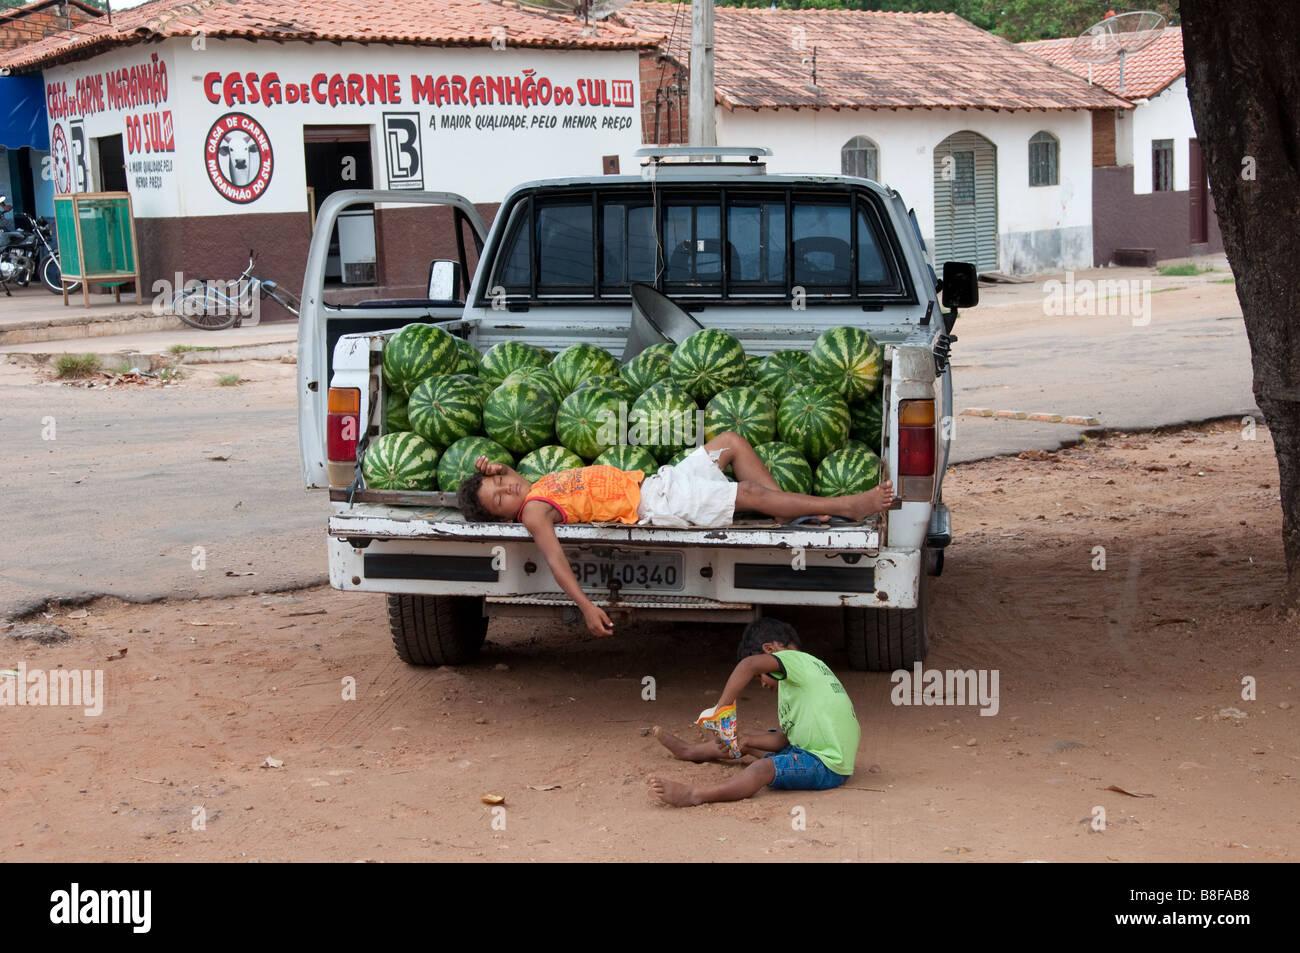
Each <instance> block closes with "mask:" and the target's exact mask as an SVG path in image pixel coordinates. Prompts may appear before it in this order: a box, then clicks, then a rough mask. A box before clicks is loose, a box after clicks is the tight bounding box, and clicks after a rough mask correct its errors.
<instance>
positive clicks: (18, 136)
mask: <svg viewBox="0 0 1300 953" xmlns="http://www.w3.org/2000/svg"><path fill="white" fill-rule="evenodd" d="M0 146H7V147H8V148H10V149H21V148H22V147H23V146H31V147H32V148H33V149H40V150H42V151H48V150H49V148H50V130H49V124H48V123H47V122H46V121H45V83H44V82H43V81H42V79H41V77H40V75H39V74H37V75H35V76H0Z"/></svg>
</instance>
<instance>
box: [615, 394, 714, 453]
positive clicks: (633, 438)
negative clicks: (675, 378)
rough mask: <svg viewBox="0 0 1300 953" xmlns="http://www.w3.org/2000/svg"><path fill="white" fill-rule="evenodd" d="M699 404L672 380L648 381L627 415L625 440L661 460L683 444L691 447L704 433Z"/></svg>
mask: <svg viewBox="0 0 1300 953" xmlns="http://www.w3.org/2000/svg"><path fill="white" fill-rule="evenodd" d="M699 416H700V412H699V407H697V406H696V404H695V401H694V400H692V399H691V395H690V394H688V393H686V391H684V390H682V389H681V388H680V387H678V386H677V385H676V384H674V383H673V382H672V381H666V380H665V381H660V382H659V383H657V384H651V385H650V387H649V388H648V389H647V390H646V392H645V393H644V394H642V395H641V396H640V397H638V398H637V399H636V402H635V403H634V404H633V405H632V409H631V411H630V412H629V413H628V415H627V424H628V438H627V442H628V443H630V444H634V445H637V446H643V447H645V449H646V450H648V451H650V454H651V456H653V457H654V458H655V459H656V460H658V461H659V462H660V463H664V462H666V461H667V460H668V458H669V457H671V456H672V455H673V454H675V453H676V452H677V451H678V450H679V449H681V448H682V447H694V446H695V445H696V444H697V443H699V441H700V438H701V437H702V436H703V434H702V433H701V432H700V431H701V430H702V429H703V422H702V421H701V420H700V419H699Z"/></svg>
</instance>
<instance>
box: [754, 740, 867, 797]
mask: <svg viewBox="0 0 1300 953" xmlns="http://www.w3.org/2000/svg"><path fill="white" fill-rule="evenodd" d="M767 757H769V758H771V759H772V762H773V764H774V766H775V767H776V775H775V777H773V778H772V782H771V784H769V785H768V787H771V788H775V789H776V790H778V791H827V790H829V789H831V788H837V787H839V786H840V785H841V784H843V783H844V782H845V781H847V780H848V779H849V776H848V775H847V774H836V773H835V772H834V771H832V770H831V769H830V768H828V767H826V765H824V764H822V760H821V758H819V757H817V756H816V755H815V754H809V753H808V752H807V751H804V750H803V749H802V748H796V747H795V746H794V745H789V746H787V747H785V748H782V749H781V750H780V751H777V752H775V753H773V754H769V755H767Z"/></svg>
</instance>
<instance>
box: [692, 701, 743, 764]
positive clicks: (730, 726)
mask: <svg viewBox="0 0 1300 953" xmlns="http://www.w3.org/2000/svg"><path fill="white" fill-rule="evenodd" d="M695 723H696V724H697V725H699V726H700V727H701V728H703V729H704V730H705V731H716V732H717V733H718V738H719V739H721V741H722V743H723V744H725V745H726V746H727V751H728V752H730V754H731V756H732V757H733V758H743V757H744V756H745V755H744V753H743V752H742V751H741V750H740V742H738V741H737V740H736V706H735V705H734V704H731V705H724V706H723V707H721V708H718V707H716V706H714V707H713V708H706V709H704V711H702V712H700V717H699V718H697V719H695Z"/></svg>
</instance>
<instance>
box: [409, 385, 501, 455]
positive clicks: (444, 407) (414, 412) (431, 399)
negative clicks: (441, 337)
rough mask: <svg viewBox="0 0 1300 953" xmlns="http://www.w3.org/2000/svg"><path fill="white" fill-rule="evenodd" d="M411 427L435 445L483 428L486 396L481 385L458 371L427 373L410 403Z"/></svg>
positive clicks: (451, 442) (448, 443) (438, 445)
mask: <svg viewBox="0 0 1300 953" xmlns="http://www.w3.org/2000/svg"><path fill="white" fill-rule="evenodd" d="M407 416H408V418H409V419H410V421H411V429H412V430H414V431H415V432H416V433H418V434H419V435H420V436H421V437H423V438H424V439H425V440H427V441H429V443H431V444H433V445H434V446H435V447H449V446H451V445H452V444H453V443H455V442H456V441H457V440H459V439H460V438H461V437H468V436H471V435H472V434H477V433H479V432H480V431H481V430H482V429H483V400H482V398H480V397H479V393H478V388H476V387H474V386H473V385H472V384H468V383H466V381H465V379H464V378H463V377H461V376H460V375H458V374H438V375H436V376H435V377H426V378H425V379H424V380H422V381H420V383H419V384H418V385H417V386H416V388H415V391H414V392H413V393H412V394H411V400H410V402H409V403H408V405H407Z"/></svg>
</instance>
